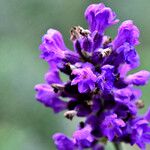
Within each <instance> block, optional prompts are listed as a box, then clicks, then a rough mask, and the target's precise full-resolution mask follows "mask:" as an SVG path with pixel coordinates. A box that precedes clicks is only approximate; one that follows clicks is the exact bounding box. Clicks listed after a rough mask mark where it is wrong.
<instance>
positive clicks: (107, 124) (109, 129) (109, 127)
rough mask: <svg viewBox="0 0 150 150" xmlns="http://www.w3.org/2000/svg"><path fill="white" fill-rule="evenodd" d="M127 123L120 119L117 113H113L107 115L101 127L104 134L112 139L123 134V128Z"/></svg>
mask: <svg viewBox="0 0 150 150" xmlns="http://www.w3.org/2000/svg"><path fill="white" fill-rule="evenodd" d="M125 125H126V124H125V122H124V121H123V120H121V119H118V118H117V115H116V114H112V115H108V116H106V117H105V119H104V121H103V122H102V125H101V128H102V132H103V134H104V135H105V136H106V137H108V139H109V140H110V141H112V140H113V139H114V138H115V136H120V135H121V134H122V131H121V128H122V127H125Z"/></svg>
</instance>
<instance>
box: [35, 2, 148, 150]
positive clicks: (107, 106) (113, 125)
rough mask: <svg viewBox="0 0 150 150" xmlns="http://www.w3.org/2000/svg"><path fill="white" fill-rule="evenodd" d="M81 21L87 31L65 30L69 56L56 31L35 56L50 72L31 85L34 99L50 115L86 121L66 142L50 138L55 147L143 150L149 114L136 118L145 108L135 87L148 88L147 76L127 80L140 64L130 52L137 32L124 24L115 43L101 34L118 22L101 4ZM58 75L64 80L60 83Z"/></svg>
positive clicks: (67, 149) (57, 136)
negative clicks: (135, 147)
mask: <svg viewBox="0 0 150 150" xmlns="http://www.w3.org/2000/svg"><path fill="white" fill-rule="evenodd" d="M85 19H86V21H87V22H88V26H89V29H83V28H82V27H80V26H74V27H72V29H71V31H70V34H71V37H70V39H71V41H72V42H73V46H74V50H73V51H72V50H69V49H68V48H67V47H66V46H65V44H64V41H63V37H62V35H61V33H60V32H59V31H57V30H55V29H49V30H48V31H47V33H46V34H45V35H44V36H43V38H42V44H41V45H40V50H41V55H40V57H41V58H42V59H43V60H45V61H46V62H47V63H48V64H49V66H50V69H49V71H48V72H47V73H46V75H45V81H46V83H43V84H38V85H36V86H35V90H36V92H37V93H36V99H37V100H38V101H39V102H41V103H42V104H44V105H45V106H46V107H50V108H51V109H53V111H54V112H55V113H59V112H61V111H65V112H64V116H65V117H66V118H68V119H70V120H72V119H73V117H75V116H78V117H84V118H85V121H84V122H83V121H82V122H80V123H79V125H78V128H77V130H76V131H75V132H74V133H73V136H72V137H71V138H69V137H67V136H66V135H64V134H63V133H56V134H54V135H53V139H54V142H55V144H56V147H57V149H58V150H82V149H86V148H90V149H92V150H104V148H105V147H104V146H105V144H106V143H107V141H111V142H112V143H114V145H115V148H116V150H121V147H120V145H119V144H120V143H121V142H125V143H130V144H131V145H134V144H136V145H138V146H139V148H140V149H141V150H145V149H146V143H150V126H149V123H150V109H149V110H148V111H147V113H145V114H144V115H139V114H138V109H140V108H143V107H144V103H143V101H142V100H140V97H141V95H142V93H141V91H140V89H138V88H137V87H138V86H143V85H145V84H147V82H148V80H149V79H150V72H148V71H145V70H142V71H139V72H137V73H134V74H131V75H128V72H129V71H131V70H133V69H135V68H137V67H138V66H139V65H140V59H139V55H138V53H137V51H136V49H135V46H137V45H138V44H139V29H138V28H137V27H136V26H135V25H134V23H133V21H131V20H127V21H124V22H123V23H122V24H121V25H120V27H119V29H118V34H117V36H116V37H115V38H114V39H111V37H109V36H107V35H105V30H106V29H107V28H109V27H110V26H112V25H114V24H116V23H118V21H119V20H118V19H116V14H115V13H114V12H113V11H112V10H111V8H109V7H106V6H105V5H104V4H102V3H100V4H92V5H90V6H89V7H88V8H87V9H86V11H85ZM60 73H63V74H65V75H67V76H68V80H67V81H62V80H61V78H60ZM64 99H67V101H66V100H64ZM70 125H71V124H70Z"/></svg>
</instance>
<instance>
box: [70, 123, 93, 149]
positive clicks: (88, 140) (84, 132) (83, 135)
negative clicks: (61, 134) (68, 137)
mask: <svg viewBox="0 0 150 150" xmlns="http://www.w3.org/2000/svg"><path fill="white" fill-rule="evenodd" d="M91 130H92V128H91V127H90V126H89V125H87V126H86V127H84V128H82V129H79V130H77V131H75V132H74V134H73V139H74V141H75V143H76V144H77V145H78V147H82V148H88V147H90V146H91V145H92V142H93V141H94V137H93V136H92V135H91Z"/></svg>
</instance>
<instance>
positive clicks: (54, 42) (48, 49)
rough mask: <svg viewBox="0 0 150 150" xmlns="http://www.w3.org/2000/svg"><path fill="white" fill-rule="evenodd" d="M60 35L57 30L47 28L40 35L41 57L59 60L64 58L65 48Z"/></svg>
mask: <svg viewBox="0 0 150 150" xmlns="http://www.w3.org/2000/svg"><path fill="white" fill-rule="evenodd" d="M66 49H67V48H66V46H65V44H64V41H63V38H62V35H61V33H60V32H59V31H57V30H54V29H49V30H48V31H47V33H46V34H45V35H44V36H43V37H42V44H41V45H40V50H41V52H42V54H41V58H42V59H44V60H45V61H51V60H57V59H58V60H59V59H62V58H64V57H65V56H64V51H65V50H66Z"/></svg>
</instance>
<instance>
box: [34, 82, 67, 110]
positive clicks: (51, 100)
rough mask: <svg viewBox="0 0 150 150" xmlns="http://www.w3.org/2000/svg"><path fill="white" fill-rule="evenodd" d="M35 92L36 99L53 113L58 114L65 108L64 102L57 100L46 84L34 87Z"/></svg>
mask: <svg viewBox="0 0 150 150" xmlns="http://www.w3.org/2000/svg"><path fill="white" fill-rule="evenodd" d="M35 90H36V92H37V94H36V99H37V100H38V101H39V102H41V103H43V104H44V105H45V106H46V107H51V108H52V109H53V111H54V112H56V113H57V112H60V111H62V110H64V109H65V108H66V102H63V101H62V100H60V99H59V98H58V95H57V94H56V93H55V92H54V91H53V89H52V88H51V87H50V86H49V85H48V84H38V85H36V86H35Z"/></svg>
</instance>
